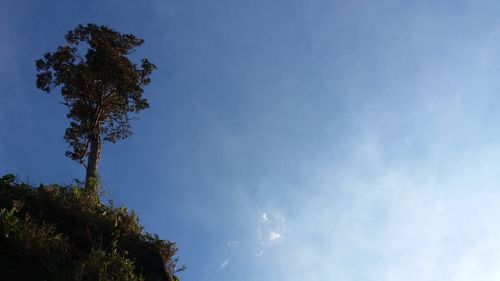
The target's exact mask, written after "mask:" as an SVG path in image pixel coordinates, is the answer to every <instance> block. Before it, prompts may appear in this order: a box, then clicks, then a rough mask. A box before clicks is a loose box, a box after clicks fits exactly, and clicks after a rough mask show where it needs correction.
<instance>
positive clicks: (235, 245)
mask: <svg viewBox="0 0 500 281" xmlns="http://www.w3.org/2000/svg"><path fill="white" fill-rule="evenodd" d="M226 245H228V246H229V247H231V248H238V247H239V246H240V241H237V240H233V241H227V243H226Z"/></svg>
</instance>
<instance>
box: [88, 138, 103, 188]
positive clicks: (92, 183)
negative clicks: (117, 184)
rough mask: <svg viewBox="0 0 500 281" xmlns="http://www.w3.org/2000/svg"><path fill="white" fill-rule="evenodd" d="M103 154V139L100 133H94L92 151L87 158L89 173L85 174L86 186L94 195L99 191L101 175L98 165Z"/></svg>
mask: <svg viewBox="0 0 500 281" xmlns="http://www.w3.org/2000/svg"><path fill="white" fill-rule="evenodd" d="M100 154H101V139H100V137H99V135H97V136H96V135H95V134H93V135H92V136H91V140H90V153H89V156H88V158H87V174H86V175H85V188H86V189H87V190H88V191H90V192H91V193H92V194H93V195H98V193H99V177H98V173H97V167H98V166H99V156H100Z"/></svg>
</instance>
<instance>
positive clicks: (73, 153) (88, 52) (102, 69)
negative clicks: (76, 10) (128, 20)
mask: <svg viewBox="0 0 500 281" xmlns="http://www.w3.org/2000/svg"><path fill="white" fill-rule="evenodd" d="M65 39H66V43H67V44H66V45H63V46H59V47H58V48H57V50H56V51H55V52H53V53H46V54H45V55H44V56H43V57H42V58H41V59H39V60H37V61H36V69H37V72H38V73H37V76H36V86H37V88H39V89H41V90H43V91H45V92H47V93H49V92H51V91H52V90H54V89H55V88H60V91H61V94H62V96H63V99H64V101H63V104H64V105H66V106H67V107H68V108H69V113H68V114H67V117H68V118H69V119H71V122H70V124H69V127H68V128H67V129H66V132H65V135H64V139H65V140H66V141H67V142H68V144H69V149H68V151H67V152H66V156H68V157H69V158H71V159H72V160H75V161H78V162H79V163H81V164H83V165H85V167H86V183H87V184H86V187H88V188H90V182H92V181H95V180H97V167H98V163H99V157H100V152H101V148H102V141H108V142H112V143H114V142H116V141H118V140H120V139H124V138H126V137H128V136H130V135H131V133H132V132H131V126H130V120H131V117H130V115H129V113H138V112H139V111H141V110H143V109H146V108H148V107H149V103H148V101H147V99H145V98H144V97H143V93H144V87H145V86H147V85H148V84H149V83H150V82H151V79H150V76H151V74H152V72H153V70H154V69H155V68H156V66H155V65H154V64H152V63H151V62H149V61H148V60H147V59H142V60H141V61H140V63H134V62H133V61H131V60H130V59H129V55H130V54H131V53H133V52H134V51H135V50H136V49H137V48H138V47H139V46H141V45H142V44H143V43H144V40H142V39H139V38H137V37H135V36H134V35H131V34H121V33H119V32H117V31H114V30H113V29H111V28H108V27H106V26H97V25H95V24H87V25H85V26H84V25H78V26H77V27H76V28H75V29H74V30H71V31H69V32H68V33H67V34H66V36H65ZM85 157H87V160H86V161H85ZM93 186H94V187H93V188H94V189H97V188H98V187H97V184H93ZM94 191H97V190H94Z"/></svg>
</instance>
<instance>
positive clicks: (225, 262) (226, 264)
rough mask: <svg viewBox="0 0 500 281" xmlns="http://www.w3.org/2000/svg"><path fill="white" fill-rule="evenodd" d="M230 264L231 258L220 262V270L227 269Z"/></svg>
mask: <svg viewBox="0 0 500 281" xmlns="http://www.w3.org/2000/svg"><path fill="white" fill-rule="evenodd" d="M228 266H229V260H224V261H223V262H222V263H221V264H220V267H219V268H220V270H224V269H226V268H227V267H228Z"/></svg>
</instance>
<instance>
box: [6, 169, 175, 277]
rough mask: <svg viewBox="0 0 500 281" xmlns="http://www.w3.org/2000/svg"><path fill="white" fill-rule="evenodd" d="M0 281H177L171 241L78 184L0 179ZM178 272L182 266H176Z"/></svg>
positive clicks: (11, 178)
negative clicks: (43, 183)
mask: <svg viewBox="0 0 500 281" xmlns="http://www.w3.org/2000/svg"><path fill="white" fill-rule="evenodd" d="M0 249H1V250H0V280H27V281H30V280H56V281H59V280H61V281H62V280H69V281H72V280H74V281H87V280H88V281H90V280H92V281H101V280H102V281H104V280H106V281H107V280H124V281H139V280H141V281H142V280H144V281H147V280H176V278H177V277H175V276H174V274H175V273H176V272H177V271H178V268H177V258H176V257H175V253H176V251H177V248H176V246H175V243H172V242H169V241H165V240H161V239H159V238H158V236H155V235H151V234H148V233H146V232H144V230H143V228H142V227H141V226H140V224H139V223H138V219H137V216H136V215H135V213H134V212H130V211H129V210H128V209H127V208H126V207H114V206H113V204H112V203H110V204H109V205H104V204H101V203H100V202H99V201H98V200H96V199H95V197H94V196H93V195H92V194H89V192H87V191H86V190H85V189H82V188H81V187H79V186H67V187H63V186H57V185H50V186H45V185H41V186H40V187H38V188H34V187H31V186H29V185H26V184H21V183H16V181H15V177H14V176H12V175H7V176H4V177H2V178H0ZM181 270H182V268H181Z"/></svg>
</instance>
